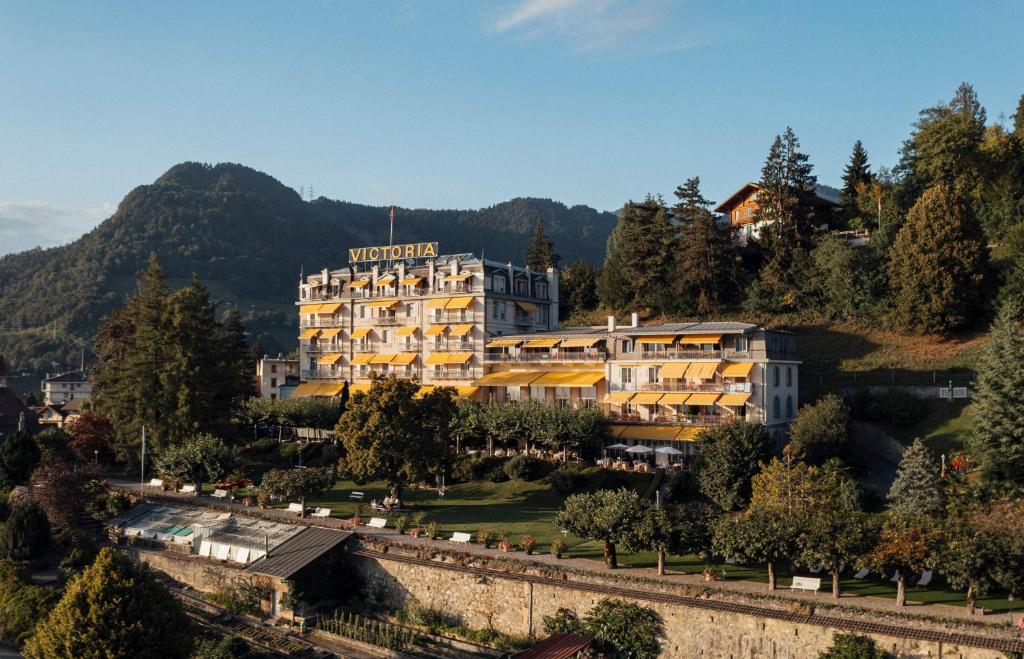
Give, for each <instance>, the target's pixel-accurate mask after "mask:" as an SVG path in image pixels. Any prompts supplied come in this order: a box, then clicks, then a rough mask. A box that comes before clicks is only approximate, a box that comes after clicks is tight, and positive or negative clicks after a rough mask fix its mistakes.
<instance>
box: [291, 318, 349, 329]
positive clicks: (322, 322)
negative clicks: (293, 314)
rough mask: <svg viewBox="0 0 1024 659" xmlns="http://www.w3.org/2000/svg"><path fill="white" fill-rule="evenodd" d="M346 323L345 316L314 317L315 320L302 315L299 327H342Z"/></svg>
mask: <svg viewBox="0 0 1024 659" xmlns="http://www.w3.org/2000/svg"><path fill="white" fill-rule="evenodd" d="M344 323H345V319H344V318H332V317H326V318H314V319H313V320H309V318H308V317H306V316H302V317H300V322H299V327H302V328H307V327H314V328H315V327H341V326H342V325H343V324H344Z"/></svg>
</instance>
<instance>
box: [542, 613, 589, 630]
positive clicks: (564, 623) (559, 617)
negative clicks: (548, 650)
mask: <svg viewBox="0 0 1024 659" xmlns="http://www.w3.org/2000/svg"><path fill="white" fill-rule="evenodd" d="M542 624H543V626H544V633H545V634H547V635H548V636H551V635H552V634H565V633H570V634H579V633H580V632H581V631H583V624H582V623H581V622H580V619H579V616H577V615H576V612H575V611H573V610H571V609H566V608H560V609H558V610H557V611H555V614H554V615H551V616H544V618H543V623H542Z"/></svg>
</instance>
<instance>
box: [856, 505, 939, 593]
mask: <svg viewBox="0 0 1024 659" xmlns="http://www.w3.org/2000/svg"><path fill="white" fill-rule="evenodd" d="M934 541H935V533H934V532H933V531H931V530H930V529H928V528H927V527H925V526H923V525H921V524H918V523H910V522H907V521H904V520H900V519H898V518H894V517H889V518H887V519H886V520H885V523H884V524H883V525H882V532H881V534H880V535H879V537H878V542H877V543H876V544H875V546H874V547H873V548H872V549H871V551H870V552H868V553H867V554H866V555H865V556H864V557H863V559H862V560H863V561H864V562H865V563H866V564H867V566H868V567H869V568H871V569H872V570H877V571H879V572H884V571H886V570H895V571H896V606H903V605H904V604H906V603H907V575H909V574H917V573H919V572H921V571H922V570H924V569H925V568H926V567H928V559H929V556H930V554H931V547H932V545H933V543H934Z"/></svg>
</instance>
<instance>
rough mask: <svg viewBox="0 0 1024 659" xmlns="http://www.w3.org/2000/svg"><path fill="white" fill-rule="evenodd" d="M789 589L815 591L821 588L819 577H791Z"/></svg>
mask: <svg viewBox="0 0 1024 659" xmlns="http://www.w3.org/2000/svg"><path fill="white" fill-rule="evenodd" d="M789 589H790V590H813V591H815V592H817V591H818V590H820V589H821V579H820V578H818V577H793V583H792V584H790V586H789Z"/></svg>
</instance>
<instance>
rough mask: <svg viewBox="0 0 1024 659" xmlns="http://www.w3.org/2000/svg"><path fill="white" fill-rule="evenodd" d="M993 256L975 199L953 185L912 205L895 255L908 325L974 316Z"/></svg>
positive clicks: (938, 328) (940, 328) (931, 327)
mask: <svg viewBox="0 0 1024 659" xmlns="http://www.w3.org/2000/svg"><path fill="white" fill-rule="evenodd" d="M987 260H988V255H987V251H986V248H985V245H984V244H983V242H982V236H981V230H980V227H979V226H978V223H977V221H975V219H974V218H973V216H972V215H971V209H970V204H969V203H968V202H967V200H966V199H965V198H964V197H962V196H961V195H958V194H955V193H954V192H953V191H952V190H951V189H950V188H947V187H945V186H941V185H940V186H937V187H934V188H930V189H928V190H927V191H926V192H925V193H924V194H923V195H921V198H920V199H918V200H917V203H915V204H914V207H913V208H911V209H910V213H909V215H908V216H907V221H906V223H905V224H904V225H903V228H901V229H900V231H899V233H898V234H897V236H896V242H895V243H894V244H893V247H892V251H891V253H890V261H889V268H888V269H889V280H890V282H891V283H892V287H893V293H894V295H893V304H894V305H895V307H896V318H897V321H898V323H899V325H900V327H901V328H902V329H903V330H904V331H908V332H914V333H918V334H923V333H928V332H948V331H950V330H954V329H958V328H960V327H963V326H965V325H967V324H968V323H969V322H971V321H973V320H974V318H975V314H976V312H977V311H978V309H979V305H980V303H981V302H982V300H981V299H980V297H981V296H979V295H978V290H980V287H981V285H982V283H983V281H984V272H985V267H986V262H987Z"/></svg>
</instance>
